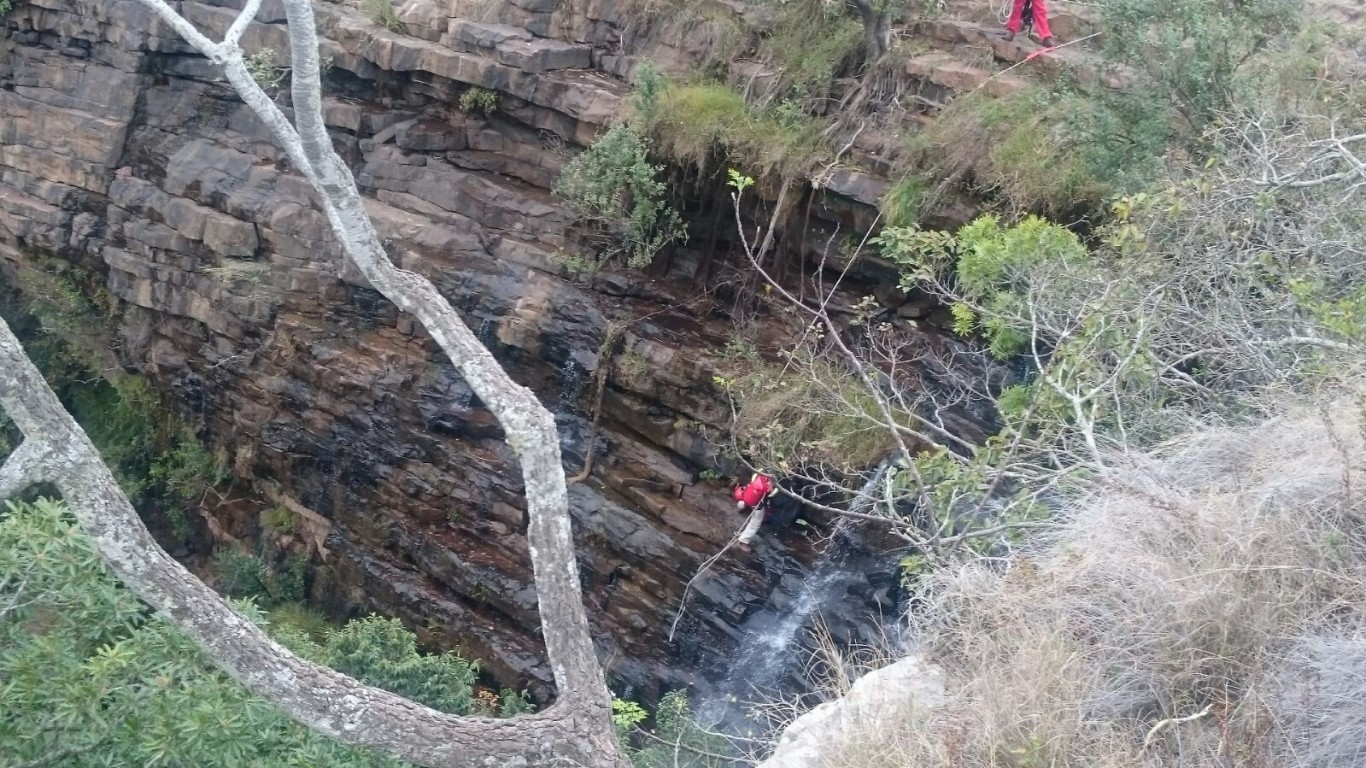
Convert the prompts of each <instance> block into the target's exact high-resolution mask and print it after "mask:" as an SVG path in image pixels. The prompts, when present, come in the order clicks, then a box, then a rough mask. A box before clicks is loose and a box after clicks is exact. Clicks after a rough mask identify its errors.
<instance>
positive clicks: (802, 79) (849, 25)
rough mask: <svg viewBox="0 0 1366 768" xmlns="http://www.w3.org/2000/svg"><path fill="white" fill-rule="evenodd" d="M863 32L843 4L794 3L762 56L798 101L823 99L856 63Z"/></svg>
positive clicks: (784, 10)
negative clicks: (849, 66)
mask: <svg viewBox="0 0 1366 768" xmlns="http://www.w3.org/2000/svg"><path fill="white" fill-rule="evenodd" d="M862 42H863V28H862V25H861V24H860V23H859V21H858V20H857V19H855V18H853V17H851V16H850V15H849V14H848V13H847V12H846V11H845V8H844V7H843V5H842V4H839V3H827V2H822V0H790V1H789V2H784V3H781V4H780V5H779V6H778V8H777V18H776V19H775V20H774V23H773V25H772V27H770V28H769V29H768V32H767V34H766V35H765V36H764V37H763V39H762V40H761V41H760V43H759V50H758V54H759V57H760V58H761V59H762V60H764V61H767V62H769V63H770V64H772V65H773V66H774V67H775V68H777V69H778V73H779V77H780V79H781V83H782V85H783V87H784V89H785V90H787V91H789V92H790V93H791V95H792V97H793V98H796V99H797V100H799V101H804V100H808V99H823V98H827V97H828V96H829V94H830V86H831V83H832V81H833V80H834V78H835V76H836V75H837V74H838V73H839V72H840V70H841V69H842V68H843V67H844V66H846V65H847V64H849V63H850V62H852V61H853V59H854V56H855V55H856V54H857V52H858V49H859V45H860V44H861V43H862Z"/></svg>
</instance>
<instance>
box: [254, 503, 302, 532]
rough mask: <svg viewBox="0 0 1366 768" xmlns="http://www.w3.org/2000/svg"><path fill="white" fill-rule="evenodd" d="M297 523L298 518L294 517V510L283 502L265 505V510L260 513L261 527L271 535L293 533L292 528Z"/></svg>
mask: <svg viewBox="0 0 1366 768" xmlns="http://www.w3.org/2000/svg"><path fill="white" fill-rule="evenodd" d="M298 524H299V519H298V518H297V517H295V515H294V512H293V511H292V510H290V508H289V507H286V506H285V505H283V504H276V505H275V506H273V507H267V508H266V510H265V511H264V512H262V513H261V528H263V529H264V530H265V531H266V533H269V534H272V535H276V536H279V535H288V534H291V533H294V529H295V528H296V527H297V526H298Z"/></svg>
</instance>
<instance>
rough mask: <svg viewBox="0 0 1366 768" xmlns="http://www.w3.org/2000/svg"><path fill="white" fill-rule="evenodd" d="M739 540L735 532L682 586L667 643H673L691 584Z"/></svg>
mask: <svg viewBox="0 0 1366 768" xmlns="http://www.w3.org/2000/svg"><path fill="white" fill-rule="evenodd" d="M739 540H740V534H739V532H738V531H737V532H736V534H735V535H734V536H732V537H730V541H728V542H726V546H724V547H721V551H720V552H717V553H716V554H714V555H712V556H711V557H710V558H708V559H707V561H706V562H704V563H702V566H701V567H700V568H698V569H697V573H694V574H693V576H692V578H691V579H688V583H687V584H685V585H684V586H683V597H681V598H679V600H678V613H676V614H674V623H673V624H671V625H670V626H669V642H671V643H672V642H673V641H674V630H676V629H678V620H679V619H681V618H683V609H684V607H686V606H687V604H688V592H689V591H690V590H691V589H692V585H693V582H695V581H697V578H698V577H699V576H701V575H702V574H704V573H706V572H707V569H708V568H710V567H712V566H713V565H715V564H716V561H717V560H720V559H721V555H724V554H726V550H728V549H730V548H731V547H732V546H734V545H735V542H737V541H739Z"/></svg>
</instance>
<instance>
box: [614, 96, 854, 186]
mask: <svg viewBox="0 0 1366 768" xmlns="http://www.w3.org/2000/svg"><path fill="white" fill-rule="evenodd" d="M641 123H642V128H643V130H644V131H645V132H646V133H647V134H648V135H650V136H651V137H653V138H654V140H655V145H656V147H657V148H658V149H659V151H660V152H662V153H663V154H665V155H667V156H668V157H669V158H670V159H672V160H675V161H677V162H680V163H690V164H693V165H696V166H697V167H699V168H709V167H712V166H713V165H714V164H715V163H717V162H718V161H719V162H722V163H725V162H732V163H735V164H738V165H743V166H744V167H745V168H747V169H749V170H750V171H751V172H752V173H754V174H755V175H760V176H762V175H766V174H769V173H775V174H777V175H779V176H799V175H800V174H801V173H803V172H804V171H805V170H808V169H810V168H812V167H814V166H816V165H817V164H819V163H820V162H821V161H822V160H823V159H825V158H827V157H829V156H830V155H831V154H832V151H831V149H830V147H829V146H828V145H827V144H826V142H825V139H824V137H823V136H822V127H823V126H822V124H821V121H819V120H817V119H816V118H814V117H812V116H811V115H809V114H807V113H806V112H804V111H803V110H802V109H801V107H800V106H799V105H797V104H796V103H794V102H791V101H782V102H778V103H776V104H771V105H767V106H754V105H750V104H747V103H745V99H744V96H742V95H741V94H740V92H739V91H736V90H735V89H733V88H730V87H729V86H726V85H725V84H723V83H714V82H696V83H688V84H682V83H673V84H670V85H669V86H668V87H666V88H665V89H664V90H663V92H661V93H660V95H659V98H658V102H657V104H656V105H655V107H654V109H653V110H652V111H651V113H650V114H649V115H648V119H644V120H642V121H641Z"/></svg>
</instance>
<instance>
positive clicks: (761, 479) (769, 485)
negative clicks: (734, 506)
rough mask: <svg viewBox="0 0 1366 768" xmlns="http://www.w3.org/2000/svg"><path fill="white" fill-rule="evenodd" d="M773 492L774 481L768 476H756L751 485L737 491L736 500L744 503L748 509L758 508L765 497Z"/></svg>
mask: <svg viewBox="0 0 1366 768" xmlns="http://www.w3.org/2000/svg"><path fill="white" fill-rule="evenodd" d="M772 492H773V481H772V480H770V479H768V477H767V476H766V475H755V476H754V479H753V480H750V481H749V485H747V486H745V487H744V488H736V489H735V500H736V501H743V502H744V503H745V506H747V507H751V508H752V507H757V506H759V502H761V501H763V500H764V497H766V496H768V495H769V494H770V493H772Z"/></svg>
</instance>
